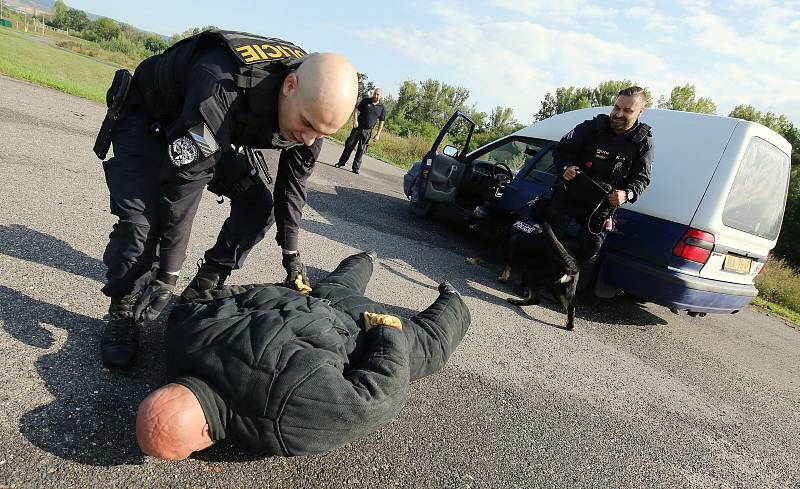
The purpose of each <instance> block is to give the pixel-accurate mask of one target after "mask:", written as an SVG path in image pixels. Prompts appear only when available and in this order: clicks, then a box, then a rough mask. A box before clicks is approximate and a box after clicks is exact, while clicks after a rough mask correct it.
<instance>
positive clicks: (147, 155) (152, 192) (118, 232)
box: [102, 111, 274, 297]
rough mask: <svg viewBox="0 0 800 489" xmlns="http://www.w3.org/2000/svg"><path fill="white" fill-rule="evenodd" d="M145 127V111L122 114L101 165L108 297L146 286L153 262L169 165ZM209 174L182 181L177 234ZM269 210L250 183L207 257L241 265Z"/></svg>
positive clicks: (263, 192)
mask: <svg viewBox="0 0 800 489" xmlns="http://www.w3.org/2000/svg"><path fill="white" fill-rule="evenodd" d="M150 125H151V121H150V120H149V117H148V116H147V114H145V113H144V112H140V111H127V112H125V113H124V115H123V117H122V118H121V119H120V121H119V122H118V123H117V126H116V128H115V130H114V138H113V145H114V157H113V158H111V159H109V160H108V161H105V162H104V163H103V170H104V172H105V177H106V184H107V185H108V191H109V195H110V202H111V213H112V214H114V215H115V216H117V218H118V220H117V222H116V223H115V224H114V227H113V229H112V231H111V234H110V235H109V241H108V245H107V246H106V249H105V252H104V253H103V263H105V264H106V266H107V267H108V270H107V272H106V284H105V285H104V286H103V288H102V292H103V294H105V295H106V296H109V297H119V296H123V295H126V294H130V293H131V292H134V291H138V290H140V289H141V288H142V287H144V286H146V285H147V283H148V282H149V281H150V271H151V269H152V268H153V265H154V264H155V263H157V261H158V242H159V230H160V229H159V228H160V218H159V201H160V198H161V194H160V191H159V173H160V169H161V165H162V164H170V163H167V162H165V160H166V155H167V144H166V142H165V141H164V140H163V138H161V137H160V136H156V135H155V134H153V133H152V132H151V130H150ZM231 156H232V154H231ZM225 161H226V160H225V157H223V160H222V161H220V163H219V164H218V165H217V170H216V171H218V172H221V171H225V167H226V165H225ZM213 176H214V172H209V174H208V176H207V177H204V178H200V179H198V180H193V181H187V182H186V184H185V185H183V186H182V187H181V192H182V193H183V194H184V195H185V197H184V200H185V203H184V205H185V209H186V213H187V220H186V221H187V222H184V223H182V224H181V226H182V232H186V233H189V232H191V225H192V220H193V218H194V215H195V214H196V212H197V206H198V205H199V204H200V200H201V198H202V195H203V189H204V188H205V186H206V185H207V184H208V182H209V181H210V180H211V179H212V177H213ZM272 208H273V200H272V195H271V194H270V192H269V190H268V189H267V188H266V187H265V186H264V185H263V184H261V183H260V182H254V185H252V186H251V187H250V188H249V189H248V190H247V191H246V192H245V193H244V194H242V195H241V196H239V197H238V198H237V199H235V200H234V201H232V202H231V212H230V216H229V217H228V218H227V219H226V220H225V223H224V224H223V226H222V229H221V230H220V233H219V236H218V238H217V242H216V244H215V245H214V246H213V247H212V248H211V249H210V250H208V251H207V252H206V254H205V256H206V259H210V260H213V261H215V262H217V263H220V264H222V265H226V266H230V267H231V268H239V267H241V265H242V264H243V263H244V260H245V258H246V257H247V254H248V252H249V251H250V250H251V249H252V248H253V246H255V245H256V243H258V242H259V241H261V239H263V237H264V235H265V234H266V232H267V230H268V229H269V228H270V226H272V224H273V223H274V218H273V216H272Z"/></svg>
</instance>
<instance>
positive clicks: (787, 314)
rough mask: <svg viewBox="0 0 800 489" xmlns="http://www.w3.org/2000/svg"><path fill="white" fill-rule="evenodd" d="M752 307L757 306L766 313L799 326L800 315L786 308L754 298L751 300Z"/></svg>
mask: <svg viewBox="0 0 800 489" xmlns="http://www.w3.org/2000/svg"><path fill="white" fill-rule="evenodd" d="M753 305H754V306H758V307H760V308H761V309H766V310H767V311H769V312H771V313H773V314H775V315H777V316H780V317H782V318H783V319H786V320H788V321H791V322H793V323H795V324H800V314H798V313H797V312H795V311H793V310H791V309H789V308H788V307H783V306H782V305H780V304H775V303H774V302H770V301H768V300H764V299H762V298H761V297H756V298H755V299H754V300H753Z"/></svg>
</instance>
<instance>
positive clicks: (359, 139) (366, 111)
mask: <svg viewBox="0 0 800 489" xmlns="http://www.w3.org/2000/svg"><path fill="white" fill-rule="evenodd" d="M381 95H382V92H381V89H380V88H376V89H375V90H374V91H373V92H372V97H371V98H369V97H368V98H365V99H362V100H361V102H359V103H358V105H356V108H355V110H354V111H353V130H352V131H350V135H349V136H347V140H346V141H345V142H344V151H342V156H341V157H340V158H339V163H336V166H337V167H338V168H341V167H343V166H344V165H345V164H346V163H347V160H348V159H350V153H352V152H353V148H355V147H356V144H358V149H357V150H356V157H355V159H353V173H356V174H357V173H358V169H359V168H360V167H361V157H362V156H364V153H366V152H367V146H369V138H370V136H372V128H373V127H375V123H376V122H380V123H379V124H378V132H377V133H375V137H374V138H373V140H374V141H380V139H381V133H382V132H383V123H384V122H385V121H386V109H385V108H384V107H383V104H382V103H381Z"/></svg>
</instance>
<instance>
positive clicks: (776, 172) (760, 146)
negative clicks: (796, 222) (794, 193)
mask: <svg viewBox="0 0 800 489" xmlns="http://www.w3.org/2000/svg"><path fill="white" fill-rule="evenodd" d="M790 166H791V162H790V160H789V155H787V154H786V153H784V152H783V151H781V150H780V149H778V148H777V147H776V146H774V145H773V144H770V143H768V142H767V141H765V140H764V139H761V138H753V139H752V140H751V141H750V144H749V145H748V146H747V150H745V153H744V157H743V158H742V164H741V165H740V166H739V171H738V173H736V178H735V179H734V180H733V186H732V187H731V191H730V193H729V194H728V200H727V201H726V202H725V208H724V209H723V211H722V222H723V223H724V224H725V225H726V226H728V227H731V228H734V229H738V230H740V231H744V232H746V233H750V234H754V235H756V236H760V237H762V238H766V239H770V240H773V239H775V238H777V237H778V232H780V230H781V221H783V209H784V207H785V205H786V189H787V185H788V182H789V168H790Z"/></svg>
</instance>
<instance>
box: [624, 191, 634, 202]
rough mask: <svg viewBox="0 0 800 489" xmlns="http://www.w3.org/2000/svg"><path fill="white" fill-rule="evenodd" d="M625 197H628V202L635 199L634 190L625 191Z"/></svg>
mask: <svg viewBox="0 0 800 489" xmlns="http://www.w3.org/2000/svg"><path fill="white" fill-rule="evenodd" d="M625 199H626V200H627V201H628V202H630V201H631V200H633V190H627V191H625Z"/></svg>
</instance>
